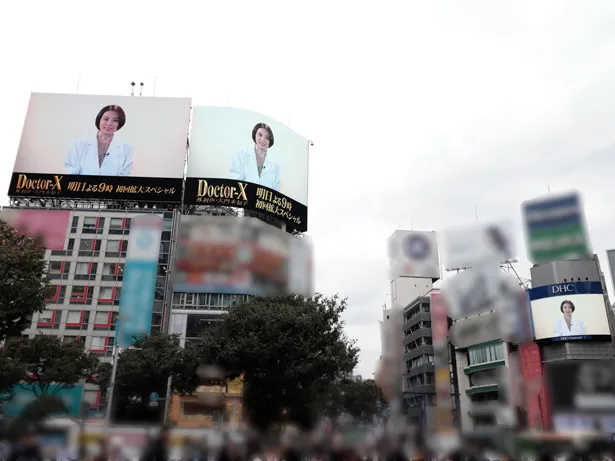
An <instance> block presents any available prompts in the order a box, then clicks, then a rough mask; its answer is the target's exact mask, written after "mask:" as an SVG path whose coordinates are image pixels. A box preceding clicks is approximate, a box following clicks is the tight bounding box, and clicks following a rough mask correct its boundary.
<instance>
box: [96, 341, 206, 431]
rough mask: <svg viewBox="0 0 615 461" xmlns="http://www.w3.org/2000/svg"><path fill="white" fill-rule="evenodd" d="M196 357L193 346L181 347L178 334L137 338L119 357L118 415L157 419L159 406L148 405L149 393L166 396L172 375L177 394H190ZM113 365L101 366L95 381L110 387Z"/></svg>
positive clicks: (195, 367) (121, 416) (193, 387)
mask: <svg viewBox="0 0 615 461" xmlns="http://www.w3.org/2000/svg"><path fill="white" fill-rule="evenodd" d="M197 367H198V363H197V357H196V355H195V354H194V351H193V350H192V349H182V348H181V347H180V345H179V337H178V336H177V335H166V334H161V333H153V334H151V335H149V336H147V337H145V338H143V339H139V340H137V341H135V343H134V344H133V346H132V347H131V348H129V349H124V350H123V351H122V352H121V353H120V354H119V357H118V365H117V374H116V378H115V397H114V401H115V402H116V405H114V408H115V415H116V418H117V419H120V420H131V421H137V420H145V421H147V420H158V419H159V417H160V411H161V408H160V407H164V402H163V403H161V405H160V407H157V408H150V407H149V396H150V394H151V393H152V392H156V393H157V394H158V395H159V396H160V398H161V399H164V398H165V395H166V391H167V384H168V378H169V376H172V377H173V379H172V389H173V392H174V393H179V394H191V393H192V392H194V390H195V389H196V387H197V385H198V377H197V375H196V369H197ZM110 376H111V366H110V365H108V364H105V365H101V367H99V369H98V370H97V372H96V373H95V376H94V381H95V382H96V383H97V384H98V385H99V386H101V388H107V387H108V385H109V381H110Z"/></svg>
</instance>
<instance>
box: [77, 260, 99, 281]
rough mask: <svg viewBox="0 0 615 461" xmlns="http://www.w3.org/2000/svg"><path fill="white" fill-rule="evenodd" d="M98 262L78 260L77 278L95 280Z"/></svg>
mask: <svg viewBox="0 0 615 461" xmlns="http://www.w3.org/2000/svg"><path fill="white" fill-rule="evenodd" d="M97 267H98V263H84V262H78V263H77V265H76V266H75V280H94V279H95V278H96V268H97Z"/></svg>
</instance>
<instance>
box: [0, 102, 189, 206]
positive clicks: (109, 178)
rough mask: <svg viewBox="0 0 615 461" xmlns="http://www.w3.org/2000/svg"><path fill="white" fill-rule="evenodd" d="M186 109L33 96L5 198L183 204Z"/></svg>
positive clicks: (179, 105)
mask: <svg viewBox="0 0 615 461" xmlns="http://www.w3.org/2000/svg"><path fill="white" fill-rule="evenodd" d="M190 105H191V100H190V99H185V98H184V99H180V98H150V97H134V96H90V95H71V94H50V93H32V95H31V96H30V104H29V105H28V111H27V113H26V120H25V123H24V127H23V131H22V134H21V142H20V143H19V148H18V150H17V157H16V159H15V166H14V168H13V176H12V178H11V183H10V186H9V192H8V195H9V196H13V197H15V196H22V197H37V198H41V197H55V198H75V199H97V200H127V201H133V200H134V201H153V202H180V201H181V189H182V178H183V170H184V159H185V152H186V143H187V140H188V124H189V121H190Z"/></svg>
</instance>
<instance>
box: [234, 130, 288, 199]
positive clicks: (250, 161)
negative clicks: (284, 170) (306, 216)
mask: <svg viewBox="0 0 615 461" xmlns="http://www.w3.org/2000/svg"><path fill="white" fill-rule="evenodd" d="M252 141H254V147H248V148H247V149H242V150H240V151H239V152H237V153H236V154H235V156H234V157H233V163H232V164H231V172H230V177H231V179H235V180H237V181H248V182H251V183H254V184H259V185H261V186H265V187H269V188H270V189H273V190H276V191H278V192H279V191H280V167H279V166H278V164H277V163H275V162H273V161H271V160H270V159H268V158H267V152H268V151H269V148H271V147H273V142H274V138H273V131H272V130H271V128H270V127H269V125H267V124H266V123H257V124H256V126H255V127H254V128H253V129H252Z"/></svg>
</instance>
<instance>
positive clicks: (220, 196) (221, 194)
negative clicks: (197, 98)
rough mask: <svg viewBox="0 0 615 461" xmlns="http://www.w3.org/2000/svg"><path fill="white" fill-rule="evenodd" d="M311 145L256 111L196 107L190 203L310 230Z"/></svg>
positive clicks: (187, 195)
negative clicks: (259, 215)
mask: <svg viewBox="0 0 615 461" xmlns="http://www.w3.org/2000/svg"><path fill="white" fill-rule="evenodd" d="M308 150H309V141H308V140H307V139H305V138H303V137H301V136H299V135H298V134H297V133H295V132H294V131H292V130H291V129H290V128H288V127H287V126H285V125H283V124H281V123H279V122H277V121H275V120H273V119H271V118H269V117H267V116H265V115H261V114H258V113H256V112H251V111H247V110H242V109H233V108H228V107H205V106H197V107H194V110H193V115H192V128H191V133H190V154H189V156H188V168H187V172H186V191H185V194H184V202H185V203H186V204H191V205H222V206H225V205H226V206H232V207H241V208H246V209H251V210H255V211H259V212H263V213H266V214H269V215H272V216H274V217H276V218H278V219H280V220H281V221H283V222H285V223H286V224H287V225H288V226H290V227H291V228H293V229H297V230H299V231H306V230H307V196H308Z"/></svg>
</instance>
